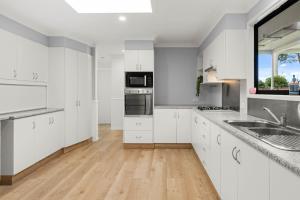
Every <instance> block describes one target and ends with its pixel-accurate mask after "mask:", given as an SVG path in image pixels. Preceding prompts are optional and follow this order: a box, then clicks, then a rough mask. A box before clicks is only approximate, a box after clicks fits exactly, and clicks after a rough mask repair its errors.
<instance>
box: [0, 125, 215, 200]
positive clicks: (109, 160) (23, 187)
mask: <svg viewBox="0 0 300 200" xmlns="http://www.w3.org/2000/svg"><path fill="white" fill-rule="evenodd" d="M99 129H100V132H101V137H100V140H99V141H98V142H95V143H93V144H91V145H86V146H82V147H80V148H78V149H75V150H73V151H71V152H68V153H66V154H63V155H61V156H59V157H57V158H54V159H53V160H51V161H50V162H49V163H47V164H46V165H43V166H41V167H40V168H38V169H37V170H36V171H34V172H33V173H31V174H30V175H28V176H26V177H25V178H23V179H21V180H20V181H18V182H16V183H15V184H14V185H12V186H0V199H1V200H2V199H4V200H6V199H7V200H20V199H24V200H40V199H44V200H48V199H51V200H60V199H65V200H69V199H70V200H76V199H78V200H79V199H81V200H85V199H86V200H94V199H95V200H96V199H97V200H102V199H105V200H122V199H124V200H125V199H126V200H143V199H147V200H160V199H161V200H165V199H166V200H177V199H178V200H189V199H191V200H194V199H195V200H196V199H199V200H217V199H218V195H217V194H216V192H215V190H214V188H213V186H212V185H211V182H210V180H209V178H208V177H207V175H206V172H205V171H204V169H203V167H202V166H201V164H200V162H199V161H198V159H197V158H196V156H195V154H194V152H193V150H192V149H124V148H123V144H122V132H120V131H111V130H110V127H109V125H103V126H99Z"/></svg>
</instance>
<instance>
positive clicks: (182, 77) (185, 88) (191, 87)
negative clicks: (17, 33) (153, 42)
mask: <svg viewBox="0 0 300 200" xmlns="http://www.w3.org/2000/svg"><path fill="white" fill-rule="evenodd" d="M197 52H198V48H155V104H156V105H159V104H160V105H161V104H167V105H175V104H184V105H185V104H186V105H192V104H195V102H193V100H194V99H195V93H196V89H195V87H196V73H195V72H196V66H197Z"/></svg>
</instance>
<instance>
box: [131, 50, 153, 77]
mask: <svg viewBox="0 0 300 200" xmlns="http://www.w3.org/2000/svg"><path fill="white" fill-rule="evenodd" d="M153 70H154V51H153V50H126V51H125V71H133V72H135V71H153Z"/></svg>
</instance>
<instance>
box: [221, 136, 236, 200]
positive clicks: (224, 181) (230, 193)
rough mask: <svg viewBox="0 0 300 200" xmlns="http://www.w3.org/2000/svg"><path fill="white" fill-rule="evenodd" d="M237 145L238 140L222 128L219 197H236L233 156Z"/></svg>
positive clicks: (229, 199)
mask: <svg viewBox="0 0 300 200" xmlns="http://www.w3.org/2000/svg"><path fill="white" fill-rule="evenodd" d="M237 146H238V140H237V139H236V138H235V137H234V136H232V135H231V134H230V133H227V132H225V131H224V130H222V147H221V148H222V151H221V152H222V153H221V199H224V200H236V199H237V184H238V182H237V181H238V177H237V162H236V161H235V159H234V158H233V155H234V154H235V153H236V150H237Z"/></svg>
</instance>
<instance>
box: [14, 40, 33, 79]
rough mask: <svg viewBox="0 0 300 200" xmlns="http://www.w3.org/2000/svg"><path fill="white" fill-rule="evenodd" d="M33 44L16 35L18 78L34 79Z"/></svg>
mask: <svg viewBox="0 0 300 200" xmlns="http://www.w3.org/2000/svg"><path fill="white" fill-rule="evenodd" d="M35 47H36V46H35V44H34V43H33V42H32V41H30V40H27V39H25V38H22V37H18V59H17V64H18V80H22V81H36V68H37V67H36V60H37V58H36V54H38V52H37V50H36V48H35Z"/></svg>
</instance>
